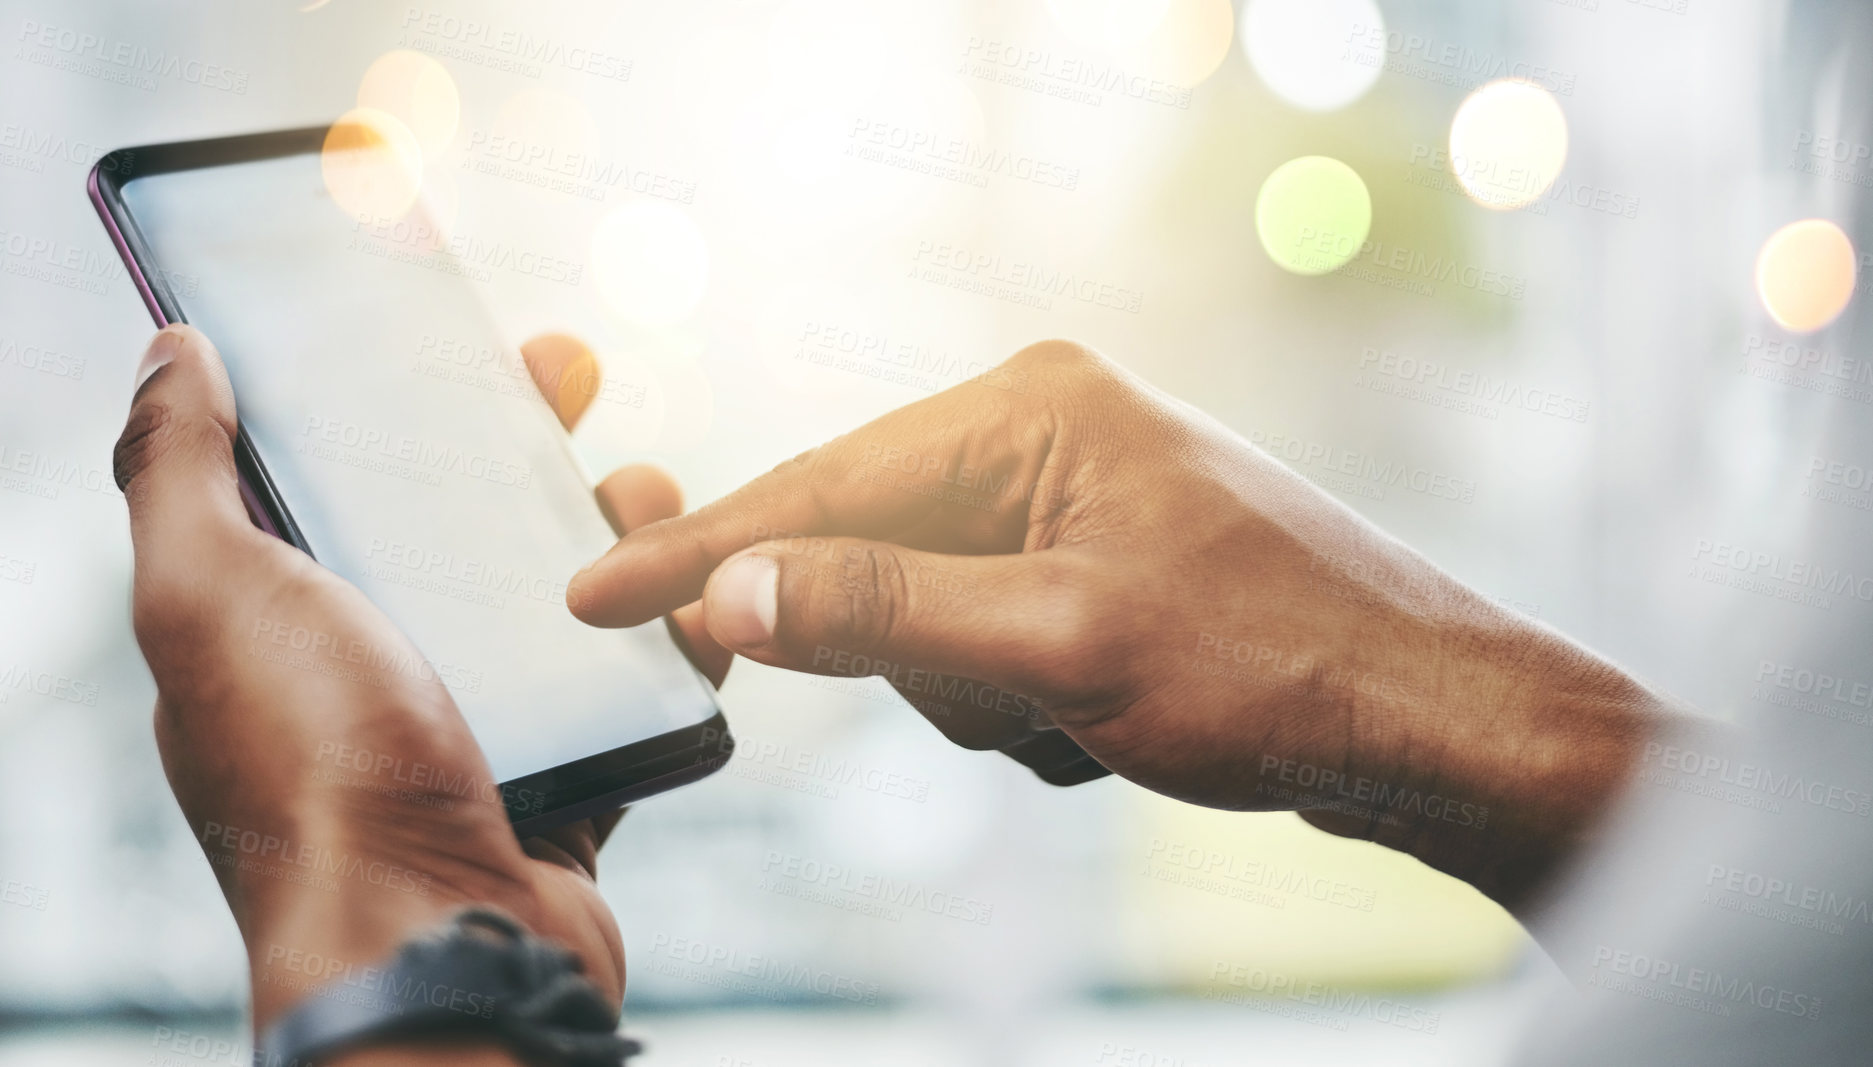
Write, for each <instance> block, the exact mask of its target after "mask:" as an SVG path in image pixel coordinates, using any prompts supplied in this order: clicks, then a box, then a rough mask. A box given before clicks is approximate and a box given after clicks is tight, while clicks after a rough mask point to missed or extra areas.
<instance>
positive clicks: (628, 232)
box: [592, 201, 709, 326]
mask: <svg viewBox="0 0 1873 1067" xmlns="http://www.w3.org/2000/svg"><path fill="white" fill-rule="evenodd" d="M592 275H593V278H594V280H595V282H596V284H597V286H598V292H599V295H600V296H601V297H602V298H603V299H604V301H605V303H606V305H607V306H608V307H610V308H611V310H612V311H614V312H616V313H617V314H618V315H620V316H622V317H623V318H625V319H626V320H628V321H630V322H634V323H638V324H641V325H646V326H669V325H674V324H675V323H678V322H681V321H683V320H684V319H686V318H688V317H689V315H690V313H691V312H693V311H695V310H696V305H697V304H699V303H701V301H702V291H703V287H704V286H705V285H706V284H707V283H708V280H709V246H708V244H707V242H705V241H704V240H703V236H702V231H701V230H699V229H697V228H696V224H695V223H694V222H692V221H690V218H689V216H688V215H686V214H684V213H683V212H682V211H681V210H680V209H678V208H677V207H675V206H673V205H670V204H664V203H653V202H648V201H643V202H638V203H633V204H627V205H625V206H624V207H621V208H618V209H617V210H615V211H613V212H611V213H610V214H608V215H606V216H605V217H604V218H603V219H601V220H599V223H598V226H597V228H596V229H594V230H593V232H592Z"/></svg>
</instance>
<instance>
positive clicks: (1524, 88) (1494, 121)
mask: <svg viewBox="0 0 1873 1067" xmlns="http://www.w3.org/2000/svg"><path fill="white" fill-rule="evenodd" d="M1566 163H1567V116H1566V115H1563V114H1562V113H1561V105H1560V104H1559V103H1558V102H1557V101H1556V100H1555V99H1554V94H1553V93H1550V92H1549V91H1548V90H1546V89H1543V88H1542V87H1541V86H1539V85H1536V84H1535V83H1533V82H1529V81H1523V80H1521V79H1517V78H1505V79H1503V80H1501V81H1493V82H1490V83H1489V84H1488V85H1485V86H1482V87H1481V88H1479V89H1477V90H1476V91H1475V92H1473V93H1471V94H1470V95H1469V98H1468V99H1466V100H1464V102H1463V105H1462V106H1461V107H1459V108H1457V115H1456V117H1455V118H1453V119H1452V120H1451V121H1450V166H1451V170H1452V171H1453V172H1455V174H1456V177H1457V182H1458V183H1459V184H1461V185H1462V186H1463V191H1464V192H1465V193H1467V194H1469V197H1470V199H1472V200H1474V201H1476V202H1477V203H1479V204H1481V205H1483V206H1484V207H1486V208H1489V209H1491V210H1492V211H1514V210H1515V209H1517V208H1523V207H1527V206H1528V205H1530V204H1532V203H1534V202H1535V201H1537V200H1539V199H1541V196H1542V194H1544V193H1546V192H1547V191H1548V189H1549V188H1550V187H1552V186H1553V185H1554V180H1555V179H1556V178H1558V177H1560V176H1561V168H1562V166H1564V165H1565V164H1566Z"/></svg>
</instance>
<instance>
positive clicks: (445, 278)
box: [122, 152, 716, 781]
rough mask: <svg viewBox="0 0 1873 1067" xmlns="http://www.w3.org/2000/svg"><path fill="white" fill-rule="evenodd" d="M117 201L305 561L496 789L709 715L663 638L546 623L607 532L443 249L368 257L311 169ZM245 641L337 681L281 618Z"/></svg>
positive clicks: (169, 181)
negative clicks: (351, 600) (356, 611)
mask: <svg viewBox="0 0 1873 1067" xmlns="http://www.w3.org/2000/svg"><path fill="white" fill-rule="evenodd" d="M122 199H123V201H124V204H125V206H126V208H127V209H128V211H129V214H130V216H131V218H132V219H133V220H134V222H135V225H136V227H137V229H138V230H139V232H140V233H141V235H142V238H143V241H144V243H145V244H146V246H147V248H148V250H149V255H150V256H151V257H152V258H153V260H154V262H153V264H151V265H152V266H154V267H155V268H157V269H158V270H159V271H160V276H161V278H162V279H163V281H164V282H165V284H167V285H168V287H169V290H170V293H171V295H172V296H173V298H174V300H175V301H176V303H177V305H178V306H179V307H180V308H181V310H182V313H183V315H184V316H185V317H186V318H187V320H188V321H189V322H190V323H192V324H194V325H195V326H197V327H198V328H200V329H201V330H202V331H203V332H204V333H206V334H207V335H208V336H209V338H211V339H212V340H213V341H214V342H215V345H216V347H217V348H218V349H219V350H220V352H221V356H222V359H223V360H224V361H225V362H226V363H227V368H228V375H229V377H230V379H231V380H232V382H233V385H234V394H235V398H236V402H237V404H238V407H239V413H240V417H241V421H242V424H243V425H244V426H245V428H246V430H247V433H248V435H249V437H250V438H251V439H252V441H253V444H254V447H255V450H256V451H257V452H258V454H259V457H260V459H261V461H262V463H263V464H264V465H265V467H266V469H267V471H268V472H269V473H270V475H271V477H272V479H273V481H274V483H275V485H276V487H277V489H278V491H279V495H280V497H281V499H283V500H284V501H285V503H286V506H287V508H288V509H289V510H290V512H291V514H292V517H293V519H294V520H295V521H296V522H297V524H298V526H299V528H300V531H301V533H302V534H303V536H304V538H305V540H306V542H307V545H308V546H309V547H310V549H311V551H312V553H313V555H314V556H315V557H316V558H317V559H318V560H319V562H321V563H322V564H324V565H325V566H326V567H328V568H330V569H331V570H333V571H335V572H336V573H337V574H339V575H340V576H341V577H343V578H345V579H346V580H348V581H350V582H352V583H353V584H355V585H356V586H357V587H358V588H359V589H361V590H363V592H364V593H365V595H367V596H368V597H370V599H371V600H373V601H374V602H376V603H377V605H378V606H379V607H381V608H382V609H383V610H384V612H385V613H386V614H388V615H389V616H390V618H391V619H392V620H394V621H395V622H396V623H397V624H398V625H399V626H401V627H402V628H403V630H404V632H405V633H406V634H408V636H409V637H410V638H411V640H412V641H414V642H415V644H416V647H417V648H418V649H420V650H421V655H422V657H423V662H419V663H415V664H410V665H408V668H407V669H411V670H416V671H433V672H434V673H435V674H436V675H439V676H440V677H441V678H442V680H443V681H444V683H445V684H447V685H448V687H449V689H450V691H451V693H452V694H453V695H454V697H455V701H456V703H457V705H458V706H460V708H461V710H462V713H463V715H464V716H465V717H466V718H467V720H468V724H469V726H470V728H471V729H472V730H473V731H474V734H475V737H476V739H477V740H478V741H479V742H480V744H481V747H482V750H483V751H484V752H485V753H486V755H487V758H488V761H489V763H490V764H491V768H492V770H493V772H494V775H495V777H496V778H497V779H499V780H501V781H511V780H513V779H516V778H521V777H523V776H526V775H529V774H533V773H535V772H539V771H544V770H548V769H550V768H553V767H557V766H560V765H562V764H566V763H570V762H572V761H575V760H578V759H582V758H584V757H587V756H591V755H594V754H597V753H602V752H607V751H610V750H613V749H617V748H622V747H624V746H627V745H631V744H634V743H636V742H640V741H644V740H647V739H649V738H652V737H656V736H658V735H661V734H665V733H669V732H671V731H676V730H681V729H685V728H689V727H694V726H696V725H697V724H699V723H702V722H704V721H706V720H708V719H709V718H710V717H712V716H713V715H714V714H715V713H716V709H715V702H714V698H713V695H712V693H711V691H710V689H709V688H708V685H707V683H706V682H705V681H703V679H702V678H701V677H699V676H698V675H697V674H696V673H695V671H694V670H693V669H692V668H691V667H690V665H689V663H688V662H687V660H686V659H685V658H684V656H683V654H682V652H681V651H680V650H679V649H678V648H677V646H676V644H675V642H674V640H673V639H672V638H671V636H670V635H669V633H668V631H667V630H666V629H665V627H664V624H663V623H662V622H661V621H658V622H653V623H649V624H646V625H644V626H639V627H635V628H632V629H628V630H602V629H595V628H593V627H589V626H586V625H584V624H583V623H581V622H579V621H578V620H577V619H575V618H574V617H573V616H572V614H571V612H570V611H569V610H568V609H567V607H566V600H565V597H566V584H567V582H568V580H569V579H570V578H571V576H572V575H573V574H574V573H576V572H577V571H578V570H579V569H580V568H581V567H583V566H585V565H586V564H587V563H590V562H591V561H592V560H593V559H596V558H597V557H598V556H599V555H600V554H601V553H603V552H604V551H605V549H606V548H608V547H609V546H610V545H611V543H612V541H613V540H614V535H613V534H612V532H611V530H610V528H609V527H608V526H607V524H606V522H605V520H604V517H603V516H602V515H601V514H600V512H599V510H598V507H597V505H596V503H595V501H594V499H593V496H592V489H591V483H590V480H589V478H588V477H587V476H586V474H585V471H584V470H583V468H582V467H581V465H580V464H579V462H578V460H577V458H576V456H575V455H574V454H573V452H572V451H571V445H570V441H569V440H568V439H567V437H566V435H565V432H564V431H563V430H562V429H561V428H560V427H559V424H558V422H557V421H556V419H555V418H554V415H553V413H552V411H551V410H550V409H549V408H548V407H547V406H546V403H545V402H544V401H543V400H542V399H541V397H540V394H539V391H538V389H537V388H536V387H535V386H534V385H533V383H532V381H531V379H530V378H529V376H528V373H527V369H526V366H525V364H524V363H523V361H522V360H521V357H520V354H519V352H518V351H517V350H515V349H514V348H513V347H512V346H511V345H509V344H508V343H507V342H506V340H505V339H504V338H503V337H501V336H500V334H499V332H498V331H497V329H496V328H495V326H494V323H493V321H492V319H491V318H490V316H489V315H488V313H487V311H486V310H485V308H484V307H483V306H482V304H481V301H480V298H479V295H478V294H477V293H476V292H475V290H474V288H473V287H472V286H471V285H470V284H469V282H468V281H467V280H466V279H465V278H463V277H462V276H461V275H460V272H459V269H457V268H456V266H455V263H454V261H453V260H452V259H451V258H450V257H449V256H448V255H447V253H446V251H444V250H434V249H428V250H422V251H421V254H404V252H405V248H404V246H402V245H399V244H396V243H388V244H387V243H385V242H382V241H379V240H374V239H373V238H372V236H371V234H372V232H373V227H372V226H370V225H365V224H363V223H361V222H360V221H358V220H357V219H355V218H354V217H352V216H351V215H349V214H347V212H345V211H344V210H342V209H341V208H340V207H339V206H338V205H337V204H336V203H334V202H333V200H332V197H331V195H330V193H329V192H328V191H327V188H326V184H325V182H324V181H323V180H322V178H321V172H320V161H319V156H318V154H317V153H316V152H314V153H301V154H297V155H289V156H282V157H278V158H272V159H265V160H259V161H254V162H244V163H234V164H229V165H225V166H215V167H205V168H201V169H194V170H180V171H173V172H169V173H162V174H153V175H149V176H146V177H140V178H136V179H134V180H131V181H129V182H127V183H126V184H125V185H124V186H123V189H122ZM417 210H419V211H420V210H421V209H420V207H419V208H418V209H417ZM274 627H279V628H282V629H280V630H276V629H275V628H274ZM282 631H283V632H282ZM252 639H253V642H252V643H253V645H254V651H255V653H256V654H262V655H268V656H272V657H275V658H287V659H288V660H289V661H290V658H291V657H298V658H299V661H300V665H302V666H305V667H307V668H308V669H311V670H318V671H322V672H340V671H344V670H347V669H351V668H352V667H353V666H354V665H353V664H351V663H349V662H348V656H347V655H346V654H339V655H336V656H335V655H333V654H332V650H331V649H330V647H329V642H321V641H320V640H319V635H316V634H309V633H307V634H301V633H297V632H295V631H294V630H293V628H292V624H291V623H290V621H288V620H265V619H261V620H256V622H255V632H254V634H253V635H252ZM342 652H343V650H341V653H342ZM352 652H353V653H355V652H356V650H352ZM362 654H365V655H369V654H370V650H365V651H364V652H363V653H362ZM379 666H381V664H379ZM393 669H405V668H403V667H397V666H394V665H393Z"/></svg>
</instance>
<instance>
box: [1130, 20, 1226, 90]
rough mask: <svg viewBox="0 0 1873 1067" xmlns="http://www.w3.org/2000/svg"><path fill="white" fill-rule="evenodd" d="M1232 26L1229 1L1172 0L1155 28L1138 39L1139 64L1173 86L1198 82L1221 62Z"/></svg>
mask: <svg viewBox="0 0 1873 1067" xmlns="http://www.w3.org/2000/svg"><path fill="white" fill-rule="evenodd" d="M1235 28H1236V10H1235V8H1234V7H1232V6H1230V0H1171V6H1170V10H1169V11H1167V12H1166V13H1165V14H1164V17H1163V18H1162V19H1160V20H1159V21H1158V25H1157V28H1156V29H1154V30H1153V31H1152V32H1151V33H1150V34H1149V35H1148V36H1146V37H1145V38H1143V39H1142V40H1141V41H1140V42H1139V45H1138V47H1137V51H1138V57H1137V63H1138V66H1139V67H1140V68H1141V69H1142V70H1144V71H1145V72H1147V73H1149V74H1151V75H1152V76H1153V77H1157V78H1162V79H1163V80H1165V81H1167V82H1170V83H1171V84H1172V85H1180V86H1183V87H1185V88H1189V87H1191V86H1194V85H1198V84H1200V83H1201V82H1202V81H1203V80H1204V79H1206V78H1208V77H1209V76H1210V75H1212V74H1214V73H1216V68H1218V67H1220V66H1222V65H1223V59H1224V58H1225V57H1227V56H1228V55H1229V41H1230V38H1232V37H1233V36H1234V35H1235Z"/></svg>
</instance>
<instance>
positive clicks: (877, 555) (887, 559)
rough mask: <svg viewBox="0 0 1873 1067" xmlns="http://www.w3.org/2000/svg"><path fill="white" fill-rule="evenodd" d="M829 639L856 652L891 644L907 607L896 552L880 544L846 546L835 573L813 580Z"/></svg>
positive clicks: (900, 567)
mask: <svg viewBox="0 0 1873 1067" xmlns="http://www.w3.org/2000/svg"><path fill="white" fill-rule="evenodd" d="M814 596H815V597H816V598H817V599H818V600H819V604H818V605H817V607H818V609H819V610H818V612H817V614H818V615H819V617H820V619H821V620H822V625H823V627H824V633H825V637H826V639H827V641H828V642H830V643H832V644H833V645H835V646H836V647H843V648H846V649H850V650H852V651H857V652H869V651H871V650H873V649H877V648H882V647H885V646H887V645H888V644H890V642H891V638H892V635H893V633H894V632H895V631H896V630H897V627H898V623H899V620H900V619H901V618H902V613H903V611H904V609H905V607H906V606H907V605H906V598H907V597H908V596H909V583H908V581H907V580H906V578H905V574H904V567H903V564H902V563H900V562H899V560H898V558H897V556H896V555H895V554H893V553H891V552H890V551H888V550H886V549H884V548H881V547H879V546H877V545H854V546H852V547H851V548H849V549H848V550H847V552H846V553H845V557H844V562H843V564H842V565H841V566H840V567H839V569H838V572H837V574H833V575H828V577H827V579H826V580H821V581H816V582H815V583H814Z"/></svg>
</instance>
